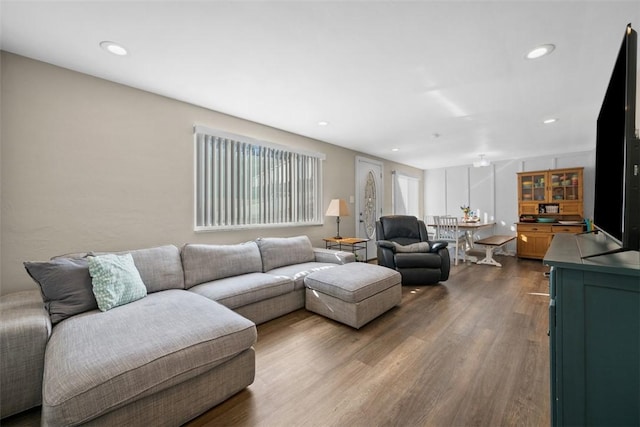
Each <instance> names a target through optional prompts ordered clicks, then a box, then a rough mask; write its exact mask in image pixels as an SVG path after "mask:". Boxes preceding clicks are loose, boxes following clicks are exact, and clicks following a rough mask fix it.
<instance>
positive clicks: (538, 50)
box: [525, 44, 556, 59]
mask: <svg viewBox="0 0 640 427" xmlns="http://www.w3.org/2000/svg"><path fill="white" fill-rule="evenodd" d="M555 48H556V46H555V45H553V44H542V45H540V46H536V47H535V48H534V49H532V50H530V51H529V53H527V55H526V56H525V58H527V59H537V58H540V57H543V56H545V55H549V54H550V53H551V52H553V51H554V49H555Z"/></svg>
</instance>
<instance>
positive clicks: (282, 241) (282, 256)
mask: <svg viewBox="0 0 640 427" xmlns="http://www.w3.org/2000/svg"><path fill="white" fill-rule="evenodd" d="M256 242H257V243H258V247H259V248H260V254H261V255H262V271H264V272H267V271H270V270H273V269H274V268H278V267H282V266H285V265H292V264H300V263H301V262H310V261H314V260H315V255H314V253H313V247H312V246H311V241H310V240H309V238H308V237H307V236H297V237H265V238H259V239H258V240H256Z"/></svg>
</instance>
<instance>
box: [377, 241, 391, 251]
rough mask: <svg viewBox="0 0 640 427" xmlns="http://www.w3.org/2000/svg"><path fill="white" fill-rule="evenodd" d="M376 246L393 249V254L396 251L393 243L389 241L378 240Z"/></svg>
mask: <svg viewBox="0 0 640 427" xmlns="http://www.w3.org/2000/svg"><path fill="white" fill-rule="evenodd" d="M376 244H377V245H378V247H380V248H385V249H391V250H392V251H393V252H395V251H396V246H395V245H394V244H393V242H390V241H389V240H378V241H377V242H376Z"/></svg>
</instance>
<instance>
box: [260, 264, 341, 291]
mask: <svg viewBox="0 0 640 427" xmlns="http://www.w3.org/2000/svg"><path fill="white" fill-rule="evenodd" d="M338 265H341V264H334V263H330V262H303V263H300V264H293V265H287V266H285V267H280V268H274V269H273V270H271V271H269V274H274V275H276V276H285V277H289V278H290V279H291V280H293V286H294V289H295V290H298V289H304V278H305V277H307V276H308V275H309V274H311V273H314V272H316V271H320V270H325V269H327V268H333V267H337V266H338Z"/></svg>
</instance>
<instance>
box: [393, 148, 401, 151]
mask: <svg viewBox="0 0 640 427" xmlns="http://www.w3.org/2000/svg"><path fill="white" fill-rule="evenodd" d="M391 151H400V149H399V148H392V149H391Z"/></svg>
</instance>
